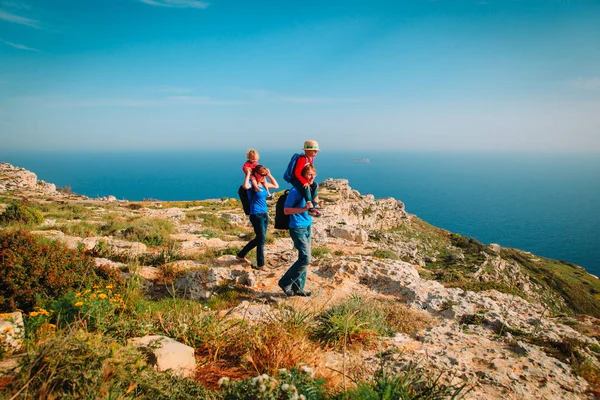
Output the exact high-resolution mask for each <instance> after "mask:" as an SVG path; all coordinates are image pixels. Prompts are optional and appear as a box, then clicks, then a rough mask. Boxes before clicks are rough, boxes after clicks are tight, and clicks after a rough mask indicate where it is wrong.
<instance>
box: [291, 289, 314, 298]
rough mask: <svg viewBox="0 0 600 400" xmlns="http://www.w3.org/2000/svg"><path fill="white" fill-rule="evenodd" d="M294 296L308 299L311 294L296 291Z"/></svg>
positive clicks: (306, 291) (305, 291)
mask: <svg viewBox="0 0 600 400" xmlns="http://www.w3.org/2000/svg"><path fill="white" fill-rule="evenodd" d="M294 295H296V296H301V297H309V296H310V295H312V292H309V291H308V290H297V291H295V292H294Z"/></svg>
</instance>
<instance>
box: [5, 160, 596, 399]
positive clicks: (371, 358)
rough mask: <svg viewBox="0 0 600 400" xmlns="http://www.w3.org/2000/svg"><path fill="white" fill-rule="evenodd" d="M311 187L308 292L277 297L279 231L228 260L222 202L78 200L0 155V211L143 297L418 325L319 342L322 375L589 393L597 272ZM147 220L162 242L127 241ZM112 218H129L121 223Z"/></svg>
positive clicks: (491, 390)
mask: <svg viewBox="0 0 600 400" xmlns="http://www.w3.org/2000/svg"><path fill="white" fill-rule="evenodd" d="M320 195H321V198H322V200H323V204H324V209H325V216H324V217H323V218H320V219H315V221H314V227H313V229H314V242H313V262H312V264H311V266H310V269H309V275H308V281H307V288H308V289H309V290H312V291H313V296H312V297H310V298H300V297H292V298H286V297H285V296H283V295H282V293H280V289H279V288H278V286H277V281H278V279H279V278H280V277H281V275H282V274H283V273H284V272H285V270H286V269H287V268H288V267H289V265H290V264H291V263H292V262H293V261H294V260H295V257H296V252H295V250H294V249H293V247H292V242H291V239H289V237H288V236H287V235H286V234H285V232H274V233H273V232H272V233H271V234H270V240H269V242H268V244H267V246H266V259H267V263H268V267H269V268H268V269H269V270H268V271H267V272H262V271H258V270H255V269H252V268H250V267H249V266H246V265H243V264H240V263H238V262H237V261H236V259H235V256H234V255H233V254H235V251H236V249H239V248H240V247H241V246H243V245H244V244H245V243H246V242H247V241H248V240H249V239H250V238H251V237H252V233H251V229H250V228H249V223H248V221H247V217H246V216H245V215H243V212H242V209H241V206H240V205H239V202H237V201H236V200H234V199H221V200H204V201H196V202H170V203H169V202H129V201H116V199H114V198H113V199H111V200H113V201H109V200H108V199H90V198H86V197H84V196H78V195H75V194H68V193H61V192H57V191H56V187H55V186H54V185H52V184H48V183H45V182H42V181H37V179H36V176H35V174H33V173H31V172H29V171H26V170H23V169H20V168H16V167H13V166H11V165H10V164H5V163H0V196H2V197H1V198H0V203H2V205H0V212H1V211H2V210H3V209H5V208H6V207H7V206H8V204H10V202H11V201H24V200H26V201H27V202H28V204H32V205H38V206H39V208H40V209H42V210H43V211H44V210H46V211H44V214H45V215H44V217H45V218H44V222H43V223H41V224H39V225H38V226H36V227H34V228H33V229H31V231H32V232H33V233H34V234H36V235H41V236H44V237H47V238H50V239H52V240H58V241H61V242H64V243H65V244H66V245H67V246H69V247H71V248H74V249H84V250H87V251H90V252H93V254H94V256H95V260H96V264H97V265H105V266H108V267H110V268H112V269H115V270H117V271H119V273H121V274H122V276H124V277H125V278H126V279H131V278H132V277H134V276H136V277H138V278H139V279H142V280H143V284H144V287H145V291H146V293H147V295H148V296H149V297H151V298H161V297H164V296H173V295H174V296H177V297H181V298H187V299H191V300H194V301H207V300H208V299H210V298H211V297H212V296H214V295H215V293H217V291H218V289H219V288H221V287H223V285H233V286H235V287H244V288H246V290H247V292H246V293H247V296H246V297H245V298H244V299H243V301H240V302H239V303H238V304H234V305H233V306H232V307H230V308H228V309H227V310H224V311H222V312H221V313H222V315H226V316H227V318H242V319H245V320H247V321H250V322H251V323H254V324H261V323H265V322H267V321H269V320H270V319H272V318H273V315H277V314H278V313H281V312H282V311H281V310H282V309H283V308H282V307H291V308H293V309H296V310H306V309H309V310H320V309H323V308H324V307H325V306H327V305H329V304H334V303H336V302H338V301H340V300H343V299H345V298H348V297H350V296H357V295H358V296H363V297H365V298H381V299H386V300H391V301H393V302H395V303H396V304H398V305H405V306H408V307H409V308H410V309H411V310H413V311H414V312H415V315H420V316H421V317H422V318H425V319H426V320H427V321H428V323H427V326H426V327H425V328H422V329H419V330H417V331H416V332H414V333H411V334H406V333H396V334H395V335H394V336H389V337H379V338H378V339H377V341H376V344H375V345H374V346H368V347H365V348H361V349H360V350H356V349H342V350H340V349H336V348H329V349H326V352H325V353H326V356H325V360H324V361H323V364H322V366H321V369H322V370H326V369H328V370H330V371H340V370H342V369H343V368H350V367H349V366H355V367H358V366H359V367H360V369H361V371H362V372H363V374H366V375H369V374H373V373H374V372H375V371H376V370H377V368H379V366H380V365H381V363H382V362H385V364H386V365H387V366H388V367H389V368H391V369H392V370H397V371H401V370H402V369H404V368H405V367H406V366H407V365H410V364H416V365H418V368H419V369H421V370H424V371H428V373H431V374H433V375H435V376H438V375H439V376H441V379H442V380H443V381H444V382H446V383H448V384H454V385H465V387H466V389H468V391H465V393H464V394H463V395H464V398H465V399H481V398H484V399H527V398H540V399H593V398H598V396H599V395H600V392H599V390H600V388H599V386H598V382H600V378H599V377H598V375H594V374H597V371H600V343H599V342H598V340H599V339H600V329H599V328H598V326H599V322H600V320H598V319H597V318H599V317H600V300H599V294H600V282H599V281H598V279H597V278H596V277H594V276H592V275H590V274H588V273H587V272H586V271H585V270H584V269H583V268H581V267H578V266H576V265H573V264H570V263H567V262H561V261H556V260H549V259H545V258H542V257H537V256H535V255H533V254H530V253H527V252H523V251H520V250H518V249H507V248H502V247H500V246H498V245H494V244H491V245H484V244H481V243H479V242H477V241H476V240H473V239H469V238H465V237H462V236H460V235H455V234H452V233H451V232H447V231H444V230H441V229H438V228H435V227H433V226H430V225H428V224H427V223H426V222H424V221H422V220H420V219H418V218H417V217H416V216H414V215H411V214H409V213H407V212H406V210H405V208H404V204H403V203H402V202H401V201H399V200H396V199H391V198H388V199H375V198H374V197H373V196H372V195H368V194H367V195H363V194H360V193H358V192H357V191H356V190H353V189H352V188H351V187H350V186H349V182H348V181H345V180H330V179H328V180H326V181H324V182H322V183H321V185H320ZM271 208H272V209H274V203H273V204H272V207H271ZM67 211H68V212H67ZM147 220H152V221H156V220H162V221H167V222H168V225H169V226H170V227H172V230H171V231H170V232H169V233H168V234H167V235H168V237H169V242H168V245H166V246H165V245H164V243H158V242H157V241H156V243H154V242H153V241H152V240H150V241H148V240H145V242H146V243H143V242H142V240H134V235H133V234H132V232H135V227H136V226H135V225H132V224H135V223H136V222H135V221H147ZM115 221H129V223H130V225H129V227H124V228H121V229H119V228H118V227H116V226H117V225H118V224H117V223H116V222H115ZM110 224H113V225H114V226H115V227H116V228H115V229H108V228H105V227H106V226H108V225H110ZM103 227H104V228H103ZM158 258H160V261H158V262H157V261H156V260H157V259H158ZM149 260H152V262H150V261H149ZM133 264H135V267H132V265H133ZM167 275H168V276H167ZM168 278H171V280H169V279H168ZM167 282H168V283H167ZM421 317H419V318H421ZM415 318H416V317H415ZM5 319H6V318H5ZM0 323H1V322H0ZM17 326H18V324H17ZM1 327H2V326H0V328H1ZM192 353H193V352H192ZM192 356H193V354H192ZM582 365H585V366H586V368H585V369H583V368H582V367H581V366H582ZM186 368H187V370H190V371H191V370H192V369H193V368H192V367H189V366H187V367H186ZM589 371H592V372H589ZM593 371H596V372H593ZM190 374H191V375H192V376H193V372H190ZM594 377H595V378H594Z"/></svg>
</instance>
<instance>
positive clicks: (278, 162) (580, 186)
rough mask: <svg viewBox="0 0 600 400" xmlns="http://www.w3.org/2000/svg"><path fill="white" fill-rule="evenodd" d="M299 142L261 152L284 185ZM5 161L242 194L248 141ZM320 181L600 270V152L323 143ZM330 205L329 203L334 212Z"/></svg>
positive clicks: (45, 170)
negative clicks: (231, 147) (358, 147)
mask: <svg viewBox="0 0 600 400" xmlns="http://www.w3.org/2000/svg"><path fill="white" fill-rule="evenodd" d="M293 153H294V151H293V150H290V149H287V150H270V151H261V158H260V161H259V162H260V163H261V164H264V165H265V166H267V167H268V168H270V169H271V171H272V172H273V175H274V176H275V178H276V179H278V180H279V184H280V186H281V188H285V187H286V182H284V181H283V179H282V176H283V172H284V170H285V168H286V166H287V164H288V161H289V159H290V157H291V156H292V154H293ZM0 161H4V162H8V163H11V164H13V165H16V166H19V167H23V168H26V169H28V170H31V171H33V172H35V173H36V174H37V176H38V179H43V180H45V181H47V182H51V183H55V184H56V185H57V186H59V187H62V186H70V187H71V189H72V190H73V191H74V192H76V193H80V194H84V195H86V196H89V197H102V196H108V195H113V196H115V197H117V198H118V199H126V200H143V199H157V200H163V201H168V200H200V199H207V198H222V197H236V195H237V188H238V187H239V185H240V184H241V183H242V181H243V173H242V170H241V167H242V165H243V163H244V162H245V158H244V149H242V150H241V151H235V152H234V151H225V150H215V149H205V150H194V151H191V150H190V151H137V152H125V151H121V152H116V151H113V152H105V151H104V152H82V151H77V152H75V151H73V152H50V151H45V152H41V151H40V152H23V151H18V152H17V151H3V150H1V149H0ZM315 166H316V167H317V172H318V176H317V182H318V181H322V180H324V179H326V178H343V179H347V180H348V181H349V182H350V186H351V187H352V188H354V189H356V190H358V191H359V192H361V193H362V194H366V193H371V194H373V195H374V196H375V197H377V198H380V197H394V198H396V199H398V200H400V201H402V202H403V203H404V204H405V206H406V210H407V211H408V212H409V213H411V214H416V215H417V216H418V217H419V218H421V219H423V220H425V221H427V222H428V223H430V224H432V225H435V226H437V227H440V228H444V229H447V230H449V231H452V232H456V233H460V234H462V235H465V236H468V237H473V238H475V239H477V240H479V241H480V242H482V243H485V244H489V243H497V244H499V245H501V246H507V247H515V248H519V249H523V250H526V251H530V252H532V253H534V254H537V255H540V256H544V257H549V258H554V259H558V260H564V261H569V262H572V263H575V264H578V265H581V266H583V267H584V268H586V269H587V270H588V271H589V272H590V273H592V274H594V275H600V154H548V153H545V154H532V153H492V152H485V153H481V152H472V153H470V152H464V153H461V152H401V151H345V152H341V151H338V152H334V151H331V152H329V151H322V152H320V153H319V154H318V156H317V157H316V159H315ZM325 212H326V210H325Z"/></svg>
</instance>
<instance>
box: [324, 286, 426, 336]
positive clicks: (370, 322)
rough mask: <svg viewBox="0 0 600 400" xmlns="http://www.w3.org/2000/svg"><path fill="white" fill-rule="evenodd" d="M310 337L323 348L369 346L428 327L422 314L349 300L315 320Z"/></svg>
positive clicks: (396, 306)
mask: <svg viewBox="0 0 600 400" xmlns="http://www.w3.org/2000/svg"><path fill="white" fill-rule="evenodd" d="M316 321H317V323H316V325H315V327H314V329H313V334H314V336H315V337H316V338H317V340H319V341H320V342H321V343H323V344H324V345H326V346H334V347H338V348H340V347H344V346H346V345H353V344H368V343H370V342H372V341H373V340H374V339H375V338H377V337H380V336H393V335H394V334H395V333H396V332H404V333H409V334H411V333H413V332H415V331H416V330H419V329H423V328H425V327H426V326H428V325H430V324H431V319H430V318H428V317H426V316H425V315H424V314H420V313H418V312H416V311H414V310H410V309H409V308H407V307H406V306H404V305H401V304H398V303H395V302H392V301H383V300H375V299H365V298H363V297H361V296H351V297H349V298H347V299H346V300H344V301H342V302H340V303H338V304H335V305H333V306H332V307H330V308H328V309H326V310H325V311H323V312H322V313H320V314H319V315H318V316H317V317H316Z"/></svg>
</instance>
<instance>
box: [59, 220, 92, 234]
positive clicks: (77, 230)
mask: <svg viewBox="0 0 600 400" xmlns="http://www.w3.org/2000/svg"><path fill="white" fill-rule="evenodd" d="M55 229H58V230H59V231H61V232H63V233H65V234H67V235H71V236H79V237H92V236H96V235H97V234H98V228H97V227H96V225H94V224H90V223H88V222H79V223H76V224H66V225H59V226H57V227H56V228H55Z"/></svg>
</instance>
